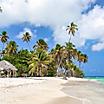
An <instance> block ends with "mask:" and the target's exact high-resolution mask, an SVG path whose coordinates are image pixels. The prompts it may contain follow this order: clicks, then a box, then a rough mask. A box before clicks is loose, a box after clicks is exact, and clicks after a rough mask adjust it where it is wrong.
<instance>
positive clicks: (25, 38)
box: [22, 32, 31, 50]
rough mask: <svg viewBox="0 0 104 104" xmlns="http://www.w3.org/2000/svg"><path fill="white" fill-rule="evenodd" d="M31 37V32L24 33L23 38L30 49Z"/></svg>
mask: <svg viewBox="0 0 104 104" xmlns="http://www.w3.org/2000/svg"><path fill="white" fill-rule="evenodd" d="M30 39H31V35H30V34H29V32H26V33H25V34H23V37H22V40H23V41H24V42H27V44H28V46H29V49H30V50H31V48H30V45H29V41H30Z"/></svg>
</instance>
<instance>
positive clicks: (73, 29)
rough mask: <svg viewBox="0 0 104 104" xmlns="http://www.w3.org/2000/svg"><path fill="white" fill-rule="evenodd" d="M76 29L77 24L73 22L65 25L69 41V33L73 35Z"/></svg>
mask: <svg viewBox="0 0 104 104" xmlns="http://www.w3.org/2000/svg"><path fill="white" fill-rule="evenodd" d="M76 30H78V28H77V25H76V24H74V23H73V22H72V23H71V24H70V25H68V26H67V29H66V31H68V34H69V35H70V38H69V42H70V40H71V35H72V36H74V35H75V32H76Z"/></svg>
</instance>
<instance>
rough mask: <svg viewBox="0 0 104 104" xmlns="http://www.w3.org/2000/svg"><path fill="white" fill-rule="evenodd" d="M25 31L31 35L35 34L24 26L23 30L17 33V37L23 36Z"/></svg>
mask: <svg viewBox="0 0 104 104" xmlns="http://www.w3.org/2000/svg"><path fill="white" fill-rule="evenodd" d="M26 32H28V33H29V34H30V35H31V37H34V36H35V35H33V33H32V31H31V30H30V29H29V28H24V30H23V31H22V32H20V33H19V34H18V35H17V38H19V39H21V38H22V37H23V34H24V33H26Z"/></svg>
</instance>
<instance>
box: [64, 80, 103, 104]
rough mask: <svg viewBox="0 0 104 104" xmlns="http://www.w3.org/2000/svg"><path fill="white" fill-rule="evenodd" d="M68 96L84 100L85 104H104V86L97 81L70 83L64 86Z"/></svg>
mask: <svg viewBox="0 0 104 104" xmlns="http://www.w3.org/2000/svg"><path fill="white" fill-rule="evenodd" d="M63 86H64V88H63V89H62V91H64V92H65V93H66V94H68V95H70V96H72V97H75V98H78V99H80V100H82V103H83V104H104V85H103V84H101V83H98V82H96V81H83V80H82V81H71V80H70V81H68V82H67V83H65V84H63Z"/></svg>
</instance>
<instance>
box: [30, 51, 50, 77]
mask: <svg viewBox="0 0 104 104" xmlns="http://www.w3.org/2000/svg"><path fill="white" fill-rule="evenodd" d="M50 62H51V58H50V56H49V55H48V53H47V51H46V50H38V51H37V52H35V53H34V54H33V56H32V60H31V61H30V65H29V69H30V71H29V73H30V74H31V75H32V76H33V75H35V76H44V73H45V74H47V69H48V64H49V63H50Z"/></svg>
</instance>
